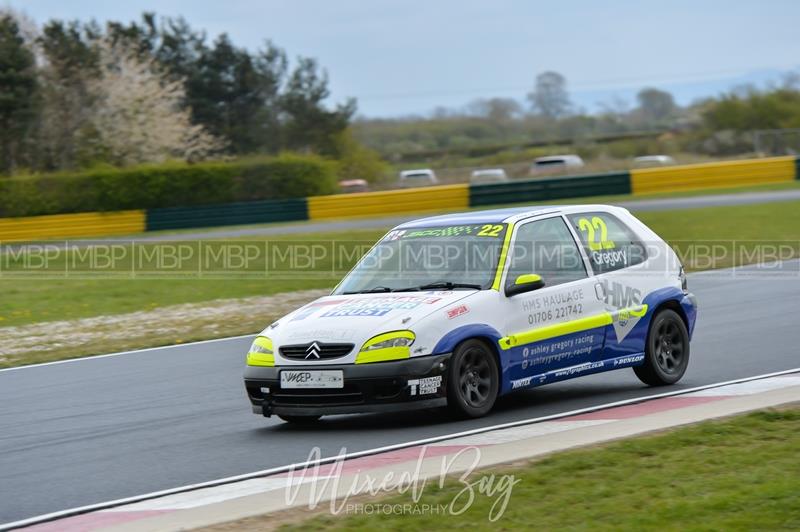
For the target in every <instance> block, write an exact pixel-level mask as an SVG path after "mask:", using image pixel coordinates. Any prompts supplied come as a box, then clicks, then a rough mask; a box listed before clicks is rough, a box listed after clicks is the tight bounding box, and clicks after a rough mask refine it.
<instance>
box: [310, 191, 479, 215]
mask: <svg viewBox="0 0 800 532" xmlns="http://www.w3.org/2000/svg"><path fill="white" fill-rule="evenodd" d="M468 207H469V185H467V184H460V185H442V186H438V187H427V188H410V189H406V190H386V191H381V192H358V193H355V194H337V195H334V196H314V197H311V198H308V217H309V219H310V220H320V219H325V218H351V217H357V216H375V215H384V214H405V213H412V212H426V211H442V210H447V209H466V208H468Z"/></svg>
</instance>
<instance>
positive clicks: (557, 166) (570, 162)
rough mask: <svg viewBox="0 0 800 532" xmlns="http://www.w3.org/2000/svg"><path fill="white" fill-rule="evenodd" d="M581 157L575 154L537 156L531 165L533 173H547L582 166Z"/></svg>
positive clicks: (576, 168) (566, 170) (565, 170)
mask: <svg viewBox="0 0 800 532" xmlns="http://www.w3.org/2000/svg"><path fill="white" fill-rule="evenodd" d="M583 166H584V164H583V159H581V158H580V157H579V156H577V155H548V156H547V157H537V158H536V159H534V160H533V165H531V173H532V174H533V175H547V174H556V173H562V172H568V171H570V170H578V169H580V168H583Z"/></svg>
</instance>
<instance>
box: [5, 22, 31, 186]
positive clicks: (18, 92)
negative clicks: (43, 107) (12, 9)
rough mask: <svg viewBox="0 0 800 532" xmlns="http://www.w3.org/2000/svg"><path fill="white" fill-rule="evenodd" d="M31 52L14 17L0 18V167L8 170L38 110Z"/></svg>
mask: <svg viewBox="0 0 800 532" xmlns="http://www.w3.org/2000/svg"><path fill="white" fill-rule="evenodd" d="M35 66H36V65H35V59H34V55H33V52H31V50H30V49H28V48H27V47H26V46H25V40H24V39H23V37H22V35H21V34H20V31H19V26H18V25H17V23H16V21H15V20H14V18H13V17H12V16H11V15H9V14H5V15H3V16H2V18H0V168H2V170H4V171H6V172H8V171H11V170H13V169H14V168H15V167H16V166H18V165H19V163H20V162H21V159H22V158H23V157H24V153H23V152H24V148H25V144H26V139H28V134H29V132H30V130H31V128H32V126H33V125H34V122H35V120H36V117H37V111H38V105H37V104H38V94H37V93H38V91H37V89H38V83H37V79H36V71H35Z"/></svg>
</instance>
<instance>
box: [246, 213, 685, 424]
mask: <svg viewBox="0 0 800 532" xmlns="http://www.w3.org/2000/svg"><path fill="white" fill-rule="evenodd" d="M696 316H697V304H696V300H695V297H694V296H693V295H692V294H690V293H689V291H688V289H687V285H686V276H685V275H684V272H683V268H682V266H681V264H680V261H679V260H678V257H677V256H676V254H675V253H674V252H673V250H672V249H671V248H670V247H669V245H667V244H666V243H665V242H664V241H663V240H661V239H660V238H659V237H658V236H657V235H656V234H655V233H654V232H653V231H652V230H650V229H649V228H648V227H647V226H645V225H644V224H643V223H642V222H640V221H639V220H637V219H636V218H635V217H633V216H632V215H631V214H630V213H629V212H628V211H627V210H625V209H622V208H619V207H609V206H605V205H575V206H553V207H537V208H533V207H526V208H516V209H501V210H490V211H483V212H480V211H479V212H475V211H473V212H468V213H463V214H451V215H445V216H435V217H431V218H424V219H421V220H415V221H412V222H407V223H404V224H402V225H400V226H398V227H396V228H394V229H393V230H391V231H389V232H388V233H387V234H386V235H385V236H384V237H383V238H382V239H381V240H380V241H379V242H378V243H377V244H375V246H374V247H373V248H372V249H371V250H370V251H369V252H368V253H367V254H366V255H364V257H362V258H361V260H360V261H359V262H358V264H357V265H356V266H355V268H354V269H353V270H352V271H351V272H350V273H349V274H348V275H347V276H346V277H345V278H344V279H343V280H342V281H341V282H340V283H339V285H338V286H337V287H336V288H335V289H334V290H333V293H331V295H329V296H326V297H322V298H320V299H317V300H316V301H313V302H311V303H309V304H307V305H305V306H303V307H301V308H299V309H298V310H296V311H294V312H291V313H290V314H287V315H286V316H284V317H282V318H280V319H279V320H277V321H276V322H274V323H273V324H272V325H270V326H269V327H267V328H266V329H264V330H263V331H262V332H261V333H260V334H259V335H258V337H257V338H256V339H255V341H254V342H253V344H252V346H251V347H250V350H249V352H248V353H247V367H246V370H245V374H244V383H245V387H246V389H247V394H248V397H249V399H250V402H251V404H252V408H253V411H254V412H255V413H258V414H263V415H265V416H270V415H273V414H275V415H278V416H280V417H281V418H282V419H284V420H287V421H290V422H313V421H316V420H317V419H319V417H320V416H323V415H326V414H345V413H356V412H385V411H393V410H402V409H414V408H430V407H438V406H447V407H449V408H450V409H451V410H452V411H453V412H454V413H455V414H456V415H458V416H461V417H477V416H482V415H484V414H486V413H488V412H489V410H491V408H492V406H493V405H494V403H495V400H496V399H497V397H498V396H501V395H505V394H508V393H511V392H513V391H515V390H522V389H526V388H530V387H533V386H540V385H542V384H547V383H551V382H557V381H561V380H565V379H571V378H574V377H579V376H582V375H589V374H592V373H597V372H601V371H609V370H616V369H620V368H627V367H632V368H633V370H634V372H635V373H636V376H637V377H638V378H639V379H640V380H642V381H643V382H645V383H646V384H649V385H653V386H658V385H665V384H673V383H675V382H677V381H678V380H679V379H680V378H681V377H682V376H683V374H684V372H685V371H686V367H687V364H688V362H689V341H690V338H691V336H692V333H693V330H694V326H695V319H696Z"/></svg>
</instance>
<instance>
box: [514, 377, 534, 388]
mask: <svg viewBox="0 0 800 532" xmlns="http://www.w3.org/2000/svg"><path fill="white" fill-rule="evenodd" d="M532 380H533V377H525V378H524V379H517V380H514V381H511V389H512V390H516V389H517V388H524V387H525V386H529V385H530V384H531V381H532Z"/></svg>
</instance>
